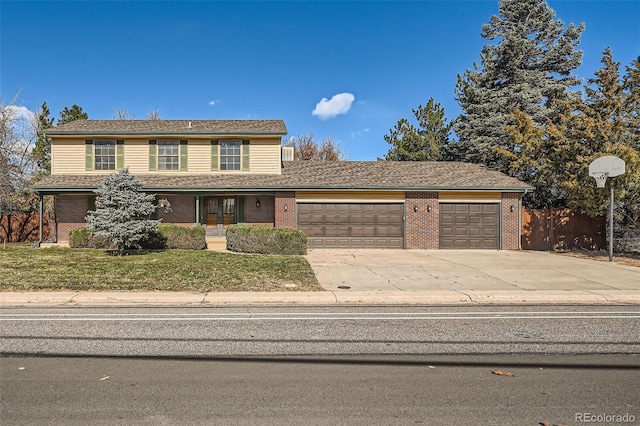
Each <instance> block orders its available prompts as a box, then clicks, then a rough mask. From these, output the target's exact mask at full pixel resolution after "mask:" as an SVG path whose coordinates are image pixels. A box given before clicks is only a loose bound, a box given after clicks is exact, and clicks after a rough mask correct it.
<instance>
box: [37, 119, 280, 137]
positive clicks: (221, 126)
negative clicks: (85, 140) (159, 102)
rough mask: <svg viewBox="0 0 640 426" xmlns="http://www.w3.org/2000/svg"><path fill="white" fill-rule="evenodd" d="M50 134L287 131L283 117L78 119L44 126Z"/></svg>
mask: <svg viewBox="0 0 640 426" xmlns="http://www.w3.org/2000/svg"><path fill="white" fill-rule="evenodd" d="M45 133H46V134H47V135H48V136H64V135H66V136H70V135H82V136H99V135H100V136H101V135H123V136H124V135H141V136H143V135H211V136H224V135H274V136H283V135H286V134H287V126H285V124H284V121H283V120H75V121H71V122H69V123H65V124H61V125H59V126H56V127H52V128H50V129H47V130H45Z"/></svg>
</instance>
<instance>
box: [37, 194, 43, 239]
mask: <svg viewBox="0 0 640 426" xmlns="http://www.w3.org/2000/svg"><path fill="white" fill-rule="evenodd" d="M39 195H40V206H39V213H40V220H39V223H38V226H39V228H38V246H40V244H42V228H44V217H43V216H44V196H43V195H42V194H39Z"/></svg>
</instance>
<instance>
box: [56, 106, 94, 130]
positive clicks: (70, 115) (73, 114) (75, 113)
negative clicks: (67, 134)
mask: <svg viewBox="0 0 640 426" xmlns="http://www.w3.org/2000/svg"><path fill="white" fill-rule="evenodd" d="M88 118H89V115H88V114H87V113H86V112H84V111H82V107H81V106H78V105H76V104H73V105H72V106H71V108H67V107H64V109H63V110H62V111H60V119H59V120H58V126H59V125H61V124H65V123H71V122H72V121H76V120H86V119H88Z"/></svg>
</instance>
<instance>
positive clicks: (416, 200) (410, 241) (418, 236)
mask: <svg viewBox="0 0 640 426" xmlns="http://www.w3.org/2000/svg"><path fill="white" fill-rule="evenodd" d="M416 207H417V211H415V210H416ZM429 210H431V211H429ZM438 244H439V228H438V193H437V192H407V193H406V200H405V248H407V249H418V250H420V249H421V250H426V249H437V248H438Z"/></svg>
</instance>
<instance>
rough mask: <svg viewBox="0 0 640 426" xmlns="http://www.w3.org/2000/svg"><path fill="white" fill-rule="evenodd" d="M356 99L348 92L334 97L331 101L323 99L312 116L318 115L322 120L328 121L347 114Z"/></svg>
mask: <svg viewBox="0 0 640 426" xmlns="http://www.w3.org/2000/svg"><path fill="white" fill-rule="evenodd" d="M355 99H356V97H355V96H353V95H352V94H351V93H346V92H345V93H338V94H337V95H334V96H333V97H332V98H331V100H328V99H327V98H322V100H321V101H320V102H318V103H317V104H316V108H315V109H314V110H313V112H312V113H311V115H317V116H318V117H319V118H320V120H328V119H329V118H334V117H335V116H336V115H338V114H346V113H347V111H349V109H350V108H351V104H352V103H353V101H354V100H355Z"/></svg>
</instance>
